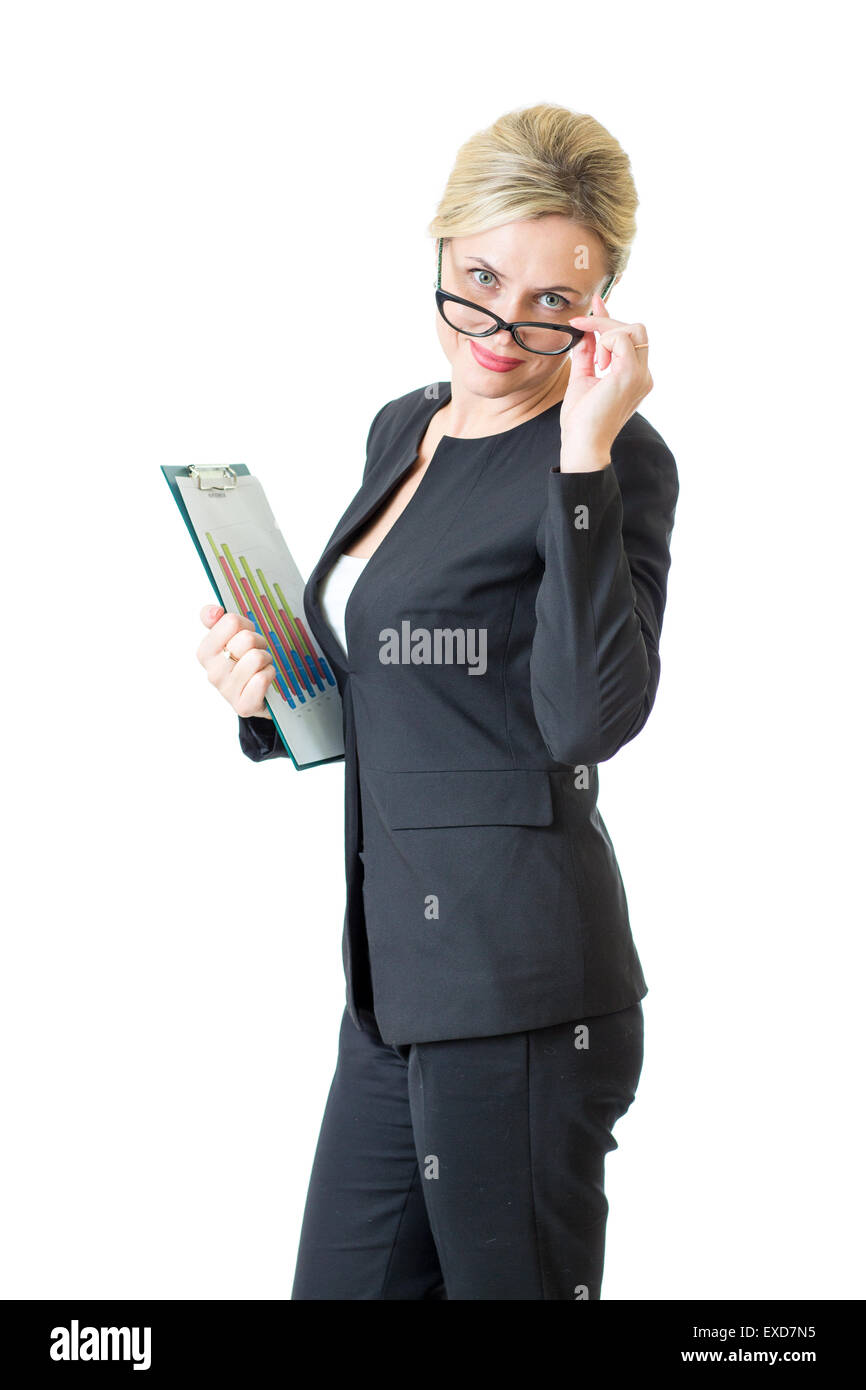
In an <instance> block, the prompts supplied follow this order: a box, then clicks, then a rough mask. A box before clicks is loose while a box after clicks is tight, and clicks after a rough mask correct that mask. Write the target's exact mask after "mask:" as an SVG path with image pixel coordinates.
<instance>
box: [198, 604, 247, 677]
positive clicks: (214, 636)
mask: <svg viewBox="0 0 866 1390" xmlns="http://www.w3.org/2000/svg"><path fill="white" fill-rule="evenodd" d="M247 632H249V633H252V635H253V636H254V637H255V636H257V633H256V630H255V628H254V627H253V625H252V623H251V622H250V620H249V618H245V617H244V616H243V614H242V613H223V616H222V617H221V618H217V620H216V622H215V623H214V625H213V627H212V628H211V630H210V632H209V633H208V634H207V636H206V637H204V638H203V639H202V643H201V646H200V647H199V649H198V659H199V661H200V662H201V664H202V666H207V665H208V663H209V662H210V661H211V660H212V659H213V657H214V656H216V654H217V652H221V651H222V650H223V648H224V647H225V646H226V645H227V643H229V642H230V641H232V639H234V640H235V641H236V642H238V643H239V646H238V648H237V652H238V653H240V652H241V651H245V650H247V648H248V647H249V645H250V643H246V644H244V643H243V642H241V639H240V636H239V634H240V633H247ZM234 650H235V647H234V645H233V646H232V651H234Z"/></svg>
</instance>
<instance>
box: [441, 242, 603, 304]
mask: <svg viewBox="0 0 866 1390" xmlns="http://www.w3.org/2000/svg"><path fill="white" fill-rule="evenodd" d="M466 259H467V260H469V261H478V262H479V264H480V265H483V266H484V269H485V270H492V271H493V274H494V275H499V276H501V274H502V272H501V271H499V270H497V269H496V266H495V265H491V264H490V262H489V261H485V259H484V257H483V256H475V255H473V254H472V253H471V252H469V253H468V254H467V257H466ZM463 268H464V270H465V269H466V268H467V267H466V266H464V267H463ZM505 278H506V279H507V278H508V277H507V276H506V277H505ZM559 291H564V292H565V293H566V294H576V295H585V294H586V290H576V289H575V288H574V286H573V285H543V286H542V287H541V288H540V289H535V290H532V291H531V293H532V294H550V293H558V292H559Z"/></svg>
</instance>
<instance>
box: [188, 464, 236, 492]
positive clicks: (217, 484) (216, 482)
mask: <svg viewBox="0 0 866 1390" xmlns="http://www.w3.org/2000/svg"><path fill="white" fill-rule="evenodd" d="M189 476H190V477H191V478H197V479H198V485H199V487H200V488H201V490H202V492H213V491H214V490H216V491H219V492H229V491H230V490H231V489H232V488H235V487H237V485H238V475H237V473H235V471H234V470H233V469H232V468H229V467H228V465H226V466H225V467H224V468H199V467H198V465H197V464H195V463H191V464H190V465H189Z"/></svg>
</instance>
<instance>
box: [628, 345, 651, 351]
mask: <svg viewBox="0 0 866 1390" xmlns="http://www.w3.org/2000/svg"><path fill="white" fill-rule="evenodd" d="M632 347H633V348H634V350H635V352H637V350H638V348H642V347H645V348H648V347H649V343H632Z"/></svg>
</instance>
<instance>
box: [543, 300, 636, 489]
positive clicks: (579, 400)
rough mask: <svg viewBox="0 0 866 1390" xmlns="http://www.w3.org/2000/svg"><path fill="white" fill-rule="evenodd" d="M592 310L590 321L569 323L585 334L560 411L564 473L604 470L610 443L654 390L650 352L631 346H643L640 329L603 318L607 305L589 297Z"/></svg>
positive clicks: (574, 356) (573, 358) (576, 351)
mask: <svg viewBox="0 0 866 1390" xmlns="http://www.w3.org/2000/svg"><path fill="white" fill-rule="evenodd" d="M592 308H593V313H592V314H591V315H582V316H581V317H578V318H573V319H569V323H570V324H571V326H572V328H583V329H585V330H586V332H585V335H584V337H583V338H582V339H581V341H580V342H579V343H578V344H577V347H575V348H572V352H571V372H570V375H569V381H568V387H567V389H566V392H565V395H564V396H563V399H562V405H561V407H560V414H559V421H560V429H561V433H562V449H561V455H560V463H559V467H560V470H561V472H563V473H590V472H595V471H596V470H598V469H601V468H605V467H607V465H608V464H609V463H610V451H611V446H612V444H613V441H614V440H615V439H616V436H617V435H618V434H619V432H620V430H621V429H622V427H623V425H624V424H625V423H626V421H627V420H628V419H630V417H631V416H632V415H633V414H634V412H635V411H636V410H637V408H638V406H639V405H640V403H641V401H642V400H643V398H644V396H647V395H649V393H650V391H651V390H652V388H653V379H652V377H651V376H650V370H649V366H648V364H647V358H648V356H649V351H648V349H647V348H646V347H638V348H636V346H635V345H636V344H639V343H646V342H647V331H646V328H645V327H644V325H643V324H642V323H620V321H619V320H618V319H609V318H606V317H605V313H604V310H605V303H604V300H603V299H602V298H601V295H598V294H595V295H593V297H592ZM596 333H598V334H599V337H598V339H597V340H596V337H595V335H596ZM596 344H597V345H596ZM596 354H597V357H598V366H599V368H600V370H601V371H604V369H605V368H606V367H607V366H610V371H609V372H608V373H607V375H606V376H601V377H600V376H596V374H595V365H596Z"/></svg>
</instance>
